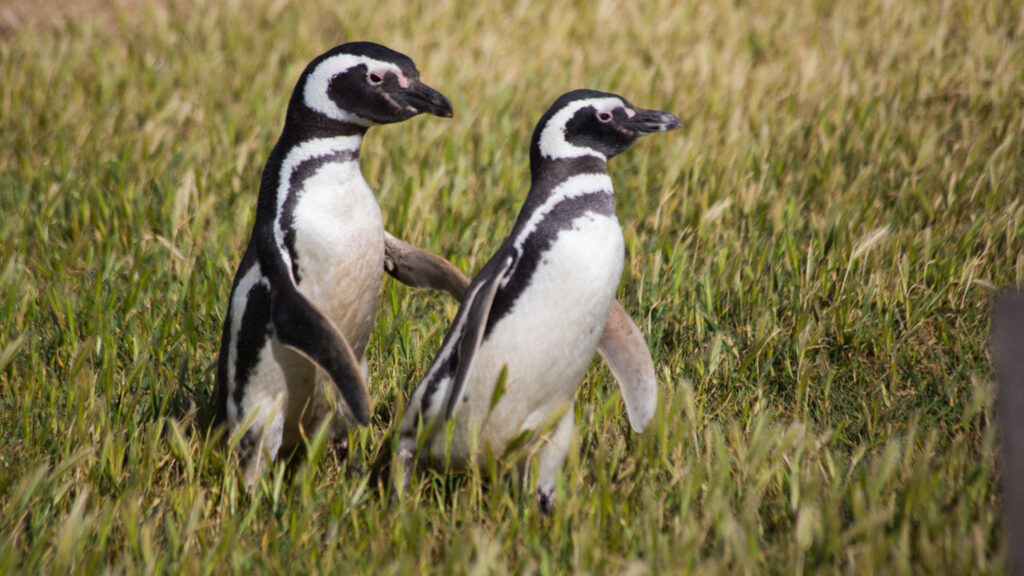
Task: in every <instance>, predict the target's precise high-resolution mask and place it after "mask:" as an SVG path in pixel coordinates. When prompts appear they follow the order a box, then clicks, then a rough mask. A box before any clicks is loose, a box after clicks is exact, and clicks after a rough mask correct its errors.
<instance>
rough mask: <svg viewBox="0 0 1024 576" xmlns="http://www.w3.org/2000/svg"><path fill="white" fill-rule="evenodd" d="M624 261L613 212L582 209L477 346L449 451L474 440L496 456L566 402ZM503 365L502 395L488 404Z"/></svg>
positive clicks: (456, 453)
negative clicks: (581, 214)
mask: <svg viewBox="0 0 1024 576" xmlns="http://www.w3.org/2000/svg"><path fill="white" fill-rule="evenodd" d="M623 260H624V245H623V240H622V232H621V229H620V227H619V223H618V220H616V219H615V218H614V217H608V216H601V215H588V216H586V217H584V218H582V219H581V220H579V221H577V223H576V228H575V229H573V230H566V231H563V232H562V233H561V234H560V235H559V236H558V238H557V240H556V241H555V244H554V245H552V246H551V248H550V250H549V251H548V252H547V253H545V257H544V258H542V260H541V264H540V265H539V266H538V267H537V270H536V271H535V273H534V276H533V278H532V281H531V284H530V286H529V287H528V288H527V289H526V291H525V292H524V293H523V294H522V295H521V296H520V297H519V299H518V300H517V301H516V303H515V305H514V307H513V308H512V310H511V312H510V313H509V314H508V315H507V316H505V317H504V318H502V319H501V320H500V321H499V322H498V323H497V324H495V326H494V328H493V330H492V331H491V333H490V334H489V335H488V337H487V339H486V340H485V341H484V342H483V343H482V345H481V347H480V350H478V351H477V354H476V357H475V359H474V363H473V372H472V373H471V375H470V378H469V381H468V382H467V383H466V388H465V390H466V392H467V394H468V399H465V401H464V402H461V403H460V405H459V406H458V407H457V408H456V413H455V420H456V422H457V430H456V437H455V438H454V441H455V444H454V445H453V450H452V456H453V457H455V458H456V459H459V458H460V456H461V457H465V456H467V455H468V451H469V448H470V446H471V444H472V442H476V445H477V446H478V448H479V449H480V450H483V448H484V446H489V447H490V448H491V450H492V451H493V452H494V453H495V454H498V455H500V454H501V453H502V452H503V450H504V448H505V447H507V445H508V443H509V442H510V441H512V440H513V439H515V438H516V437H517V436H519V435H520V434H522V433H524V432H526V431H529V430H538V429H540V428H542V427H544V426H545V425H547V424H553V422H551V420H552V419H554V418H557V417H558V416H559V415H560V414H562V412H563V411H564V410H565V409H566V408H567V407H568V406H569V403H570V402H571V401H572V399H573V397H574V396H575V394H576V390H577V389H578V388H579V385H580V383H581V382H582V380H583V377H584V376H585V375H586V371H587V368H588V367H589V365H590V362H591V360H593V358H594V353H595V352H596V350H597V344H598V341H599V340H600V338H601V333H602V331H603V330H604V324H605V321H606V320H607V317H608V309H609V307H610V306H611V303H612V301H613V300H614V299H615V292H616V290H617V288H618V285H619V279H620V277H621V275H622V266H623ZM503 365H507V366H508V373H507V377H506V381H505V393H504V395H503V396H502V397H501V399H500V400H499V401H498V403H497V404H496V405H495V406H494V408H493V410H492V409H491V404H492V397H493V394H494V391H495V384H496V382H497V380H498V378H499V375H500V373H501V368H502V366H503ZM474 435H476V439H475V440H473V439H472V437H473V436H474ZM441 436H443V435H441ZM434 448H435V450H434V452H435V453H441V450H443V446H435V447H434ZM439 449H441V450H439Z"/></svg>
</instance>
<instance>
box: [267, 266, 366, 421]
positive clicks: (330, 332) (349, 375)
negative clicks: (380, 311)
mask: <svg viewBox="0 0 1024 576" xmlns="http://www.w3.org/2000/svg"><path fill="white" fill-rule="evenodd" d="M281 284H283V286H273V287H272V289H271V290H272V292H271V304H270V306H271V314H272V316H271V318H272V321H273V324H274V333H275V334H276V335H277V338H278V340H280V341H281V343H282V344H284V345H285V346H287V347H289V348H291V349H293V350H295V351H296V352H298V353H299V354H302V355H303V356H305V357H306V358H309V359H310V360H311V361H313V362H314V363H315V364H316V365H317V366H319V367H321V368H323V370H324V371H325V372H327V374H328V375H329V376H330V377H331V380H333V381H334V385H335V386H337V388H338V392H340V393H341V397H342V399H344V400H345V404H346V405H348V408H349V410H350V411H351V412H352V416H353V417H354V418H355V420H356V422H358V423H360V424H362V425H364V426H365V425H367V424H369V423H370V395H369V393H368V392H367V391H366V383H365V382H364V381H363V371H362V369H361V368H360V366H359V361H358V360H357V359H356V355H355V353H353V352H352V347H351V346H349V343H348V341H347V340H345V337H344V336H342V335H341V333H339V332H338V330H337V329H335V328H334V326H333V325H332V324H331V323H330V321H329V320H327V318H326V317H324V315H323V314H321V313H320V311H319V310H317V309H316V308H315V307H314V306H313V304H312V303H311V302H310V301H309V300H307V299H306V297H305V296H303V295H302V294H300V293H299V291H298V290H297V289H296V288H295V286H294V285H292V284H291V283H290V282H282V283H281Z"/></svg>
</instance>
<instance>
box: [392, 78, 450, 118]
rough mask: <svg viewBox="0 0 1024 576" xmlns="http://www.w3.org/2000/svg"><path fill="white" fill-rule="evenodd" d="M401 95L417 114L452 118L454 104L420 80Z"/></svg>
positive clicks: (412, 83)
mask: <svg viewBox="0 0 1024 576" xmlns="http://www.w3.org/2000/svg"><path fill="white" fill-rule="evenodd" d="M399 95H400V96H401V98H402V100H404V101H405V103H406V104H408V105H409V106H410V107H412V108H413V109H414V110H416V112H427V113H429V114H433V115H434V116H440V117H442V118H451V117H452V103H451V102H449V101H448V99H447V98H445V97H444V94H441V93H440V92H438V91H437V90H434V89H433V88H431V87H430V86H427V85H426V84H424V83H423V82H420V81H419V80H413V81H412V82H411V83H410V84H409V87H408V88H406V89H405V90H402V91H401V92H400V93H399Z"/></svg>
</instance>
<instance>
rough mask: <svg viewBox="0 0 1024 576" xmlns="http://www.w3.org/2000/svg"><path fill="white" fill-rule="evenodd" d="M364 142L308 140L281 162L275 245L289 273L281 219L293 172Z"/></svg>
mask: <svg viewBox="0 0 1024 576" xmlns="http://www.w3.org/2000/svg"><path fill="white" fill-rule="evenodd" d="M362 142H363V137H362V136H359V135H353V136H335V137H333V138H316V139H314V140H307V141H305V142H303V143H302V144H299V145H298V146H295V147H294V148H292V149H291V150H290V151H289V152H288V155H287V156H285V159H284V162H281V171H280V172H279V173H278V178H279V179H278V182H277V212H276V213H275V214H274V243H275V244H277V247H278V250H279V251H280V253H281V259H282V260H284V262H285V264H286V265H287V267H288V270H289V272H290V271H291V270H292V261H291V257H290V256H289V255H288V250H287V249H286V247H285V244H284V228H283V227H282V225H281V218H282V216H284V202H285V200H287V199H288V194H289V190H288V188H289V186H291V179H292V172H294V171H295V169H296V168H298V167H299V165H301V164H302V163H303V162H305V161H306V160H310V159H312V158H316V157H317V156H326V155H328V154H335V153H338V152H346V151H353V152H354V151H357V150H359V147H360V145H362ZM352 162H355V160H352ZM292 282H295V278H292Z"/></svg>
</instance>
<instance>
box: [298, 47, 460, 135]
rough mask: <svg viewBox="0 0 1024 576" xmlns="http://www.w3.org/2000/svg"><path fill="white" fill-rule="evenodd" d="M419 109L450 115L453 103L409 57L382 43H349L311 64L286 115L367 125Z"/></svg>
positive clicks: (388, 121)
mask: <svg viewBox="0 0 1024 576" xmlns="http://www.w3.org/2000/svg"><path fill="white" fill-rule="evenodd" d="M422 112H427V113H429V114H433V115H435V116H442V117H445V118H450V117H451V116H452V105H451V103H450V102H449V101H448V99H447V98H445V96H444V95H443V94H441V93H440V92H438V91H437V90H434V89H433V88H431V87H430V86H427V85H426V84H424V83H423V82H421V81H420V73H419V71H418V70H417V69H416V64H414V63H413V61H412V59H411V58H409V57H408V56H406V55H404V54H401V53H399V52H396V51H394V50H391V49H390V48H386V47H384V46H381V45H380V44H374V43H372V42H350V43H347V44H342V45H340V46H336V47H334V48H332V49H331V50H328V51H327V52H325V53H323V54H321V55H320V56H318V57H317V58H316V59H314V60H313V61H312V62H310V63H309V65H308V66H307V67H306V70H305V71H304V72H303V73H302V76H301V77H300V78H299V82H298V84H297V85H296V86H295V91H294V92H293V93H292V99H291V103H290V104H289V106H288V120H289V122H295V123H304V122H312V123H316V124H329V123H331V122H332V121H335V122H341V123H344V124H354V125H356V126H359V127H362V128H367V127H370V126H375V125H377V124H391V123H394V122H401V121H403V120H408V119H409V118H412V117H413V116H415V115H417V114H420V113H422Z"/></svg>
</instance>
